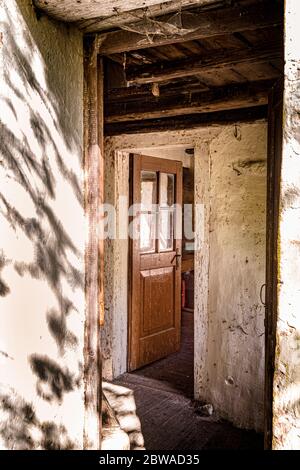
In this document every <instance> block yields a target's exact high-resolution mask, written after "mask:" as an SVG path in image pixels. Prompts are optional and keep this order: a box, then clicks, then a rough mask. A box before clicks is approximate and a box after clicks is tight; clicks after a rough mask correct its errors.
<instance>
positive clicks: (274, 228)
mask: <svg viewBox="0 0 300 470" xmlns="http://www.w3.org/2000/svg"><path fill="white" fill-rule="evenodd" d="M282 126H283V82H282V81H281V80H280V81H279V82H277V84H276V85H275V86H274V87H273V89H272V90H271V93H270V96H269V121H268V184H267V243H266V247H267V253H266V320H265V332H266V337H265V340H266V343H265V448H266V449H271V447H272V421H273V413H272V411H273V378H274V360H275V346H276V344H275V342H276V320H277V291H278V267H277V266H278V263H277V249H278V214H279V190H280V171H281V160H282Z"/></svg>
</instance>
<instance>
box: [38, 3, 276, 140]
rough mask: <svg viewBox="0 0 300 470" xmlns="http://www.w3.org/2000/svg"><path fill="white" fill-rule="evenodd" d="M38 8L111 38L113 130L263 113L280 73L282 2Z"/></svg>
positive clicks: (108, 75)
mask: <svg viewBox="0 0 300 470" xmlns="http://www.w3.org/2000/svg"><path fill="white" fill-rule="evenodd" d="M35 3H36V5H37V6H38V7H40V8H42V9H43V10H44V11H46V13H47V14H49V15H51V16H54V17H55V18H58V19H60V20H63V21H68V22H73V23H76V25H77V26H78V27H79V28H80V29H82V30H83V31H84V32H85V33H86V34H91V33H92V32H97V33H99V34H100V35H103V41H102V46H101V49H100V54H102V55H103V57H104V62H105V83H106V87H105V118H106V133H107V134H116V133H121V132H137V131H140V130H143V131H147V130H153V129H154V130H155V129H156V130H159V129H161V130H162V129H167V128H183V127H188V126H193V125H198V124H199V123H202V122H207V121H209V120H215V121H218V120H222V119H232V120H234V119H238V118H240V117H241V116H243V111H244V115H245V116H246V117H247V118H249V119H251V118H256V117H263V116H265V115H266V110H267V101H268V92H269V90H270V88H271V87H272V85H273V84H274V82H275V81H276V80H278V79H279V78H280V77H281V75H282V70H283V58H282V56H283V48H282V37H283V33H282V18H283V11H282V5H283V1H282V0H218V1H216V0H198V1H197V0H173V1H168V2H162V1H160V0H81V1H74V0H73V1H71V0H61V1H58V0H47V1H46V0H35ZM174 14H176V16H175V17H174ZM174 18H175V21H174ZM152 20H155V21H154V22H153V21H152ZM157 21H158V23H156V22H157ZM153 28H154V30H155V28H158V30H157V31H156V34H155V33H153ZM166 28H167V29H166ZM172 28H173V29H172ZM174 28H175V29H174ZM178 28H179V29H178ZM180 28H182V29H183V30H184V31H183V32H182V30H180Z"/></svg>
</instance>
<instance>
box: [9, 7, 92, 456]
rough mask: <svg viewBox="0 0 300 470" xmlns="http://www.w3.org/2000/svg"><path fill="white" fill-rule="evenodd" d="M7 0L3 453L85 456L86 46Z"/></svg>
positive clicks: (72, 32)
mask: <svg viewBox="0 0 300 470" xmlns="http://www.w3.org/2000/svg"><path fill="white" fill-rule="evenodd" d="M31 4H32V2H31V1H29V0H18V1H17V0H0V33H1V36H0V121H1V127H0V381H1V386H0V398H1V399H0V409H1V414H0V446H1V447H2V448H8V449H31V448H33V449H44V448H82V445H83V421H84V396H83V395H84V389H83V376H82V372H83V335H84V308H85V306H84V244H85V220H84V208H83V165H82V133H83V132H82V114H83V113H82V96H83V52H82V37H81V35H80V34H78V33H77V32H76V31H75V30H73V29H72V28H68V27H66V26H63V25H60V24H58V23H55V22H52V21H50V20H48V19H47V18H46V17H42V18H41V19H40V20H38V19H37V18H36V16H35V13H34V11H33V8H32V6H31Z"/></svg>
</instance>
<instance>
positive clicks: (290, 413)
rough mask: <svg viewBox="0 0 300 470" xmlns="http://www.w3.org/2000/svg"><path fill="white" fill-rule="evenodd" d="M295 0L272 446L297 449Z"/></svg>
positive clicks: (287, 75)
mask: <svg viewBox="0 0 300 470" xmlns="http://www.w3.org/2000/svg"><path fill="white" fill-rule="evenodd" d="M299 22H300V2H299V1H298V0H285V69H284V112H283V150H282V167H281V187H280V215H279V249H278V264H279V266H278V290H279V292H278V312H277V316H278V320H277V328H276V332H277V335H276V357H275V374H274V386H273V393H274V402H273V448H274V449H292V450H296V449H298V450H299V449H300V315H299V308H300V288H299V279H300V263H299V256H300V167H299V155H300V134H299V125H300V122H299V112H300V94H299V89H300V76H299V68H300V49H299V44H300V30H299Z"/></svg>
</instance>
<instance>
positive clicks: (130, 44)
mask: <svg viewBox="0 0 300 470" xmlns="http://www.w3.org/2000/svg"><path fill="white" fill-rule="evenodd" d="M159 19H160V21H164V22H167V21H168V19H169V16H168V15H166V16H163V17H159ZM281 22H282V18H281V11H280V9H279V8H274V2H273V1H271V0H268V1H265V2H262V3H259V4H252V5H248V6H239V7H237V6H235V7H227V8H222V9H221V8H220V9H216V10H212V11H202V12H201V10H200V11H199V13H197V12H196V13H194V14H193V15H189V17H188V28H189V30H190V31H192V32H189V33H188V34H185V35H182V34H177V35H175V34H174V35H152V36H151V35H144V34H139V33H135V32H131V31H115V32H111V33H107V35H106V37H105V39H104V41H103V44H102V46H101V51H100V53H101V54H102V55H109V54H116V53H121V52H125V51H131V50H138V49H144V48H146V47H155V46H162V45H165V44H173V43H179V42H184V41H191V40H195V39H201V38H207V37H211V36H216V35H221V34H231V33H234V32H242V31H246V30H256V29H260V28H265V27H267V26H276V25H278V24H281ZM183 24H184V12H183ZM139 26H140V27H141V30H142V29H143V26H144V25H143V22H141V23H135V28H138V27H139Z"/></svg>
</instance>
